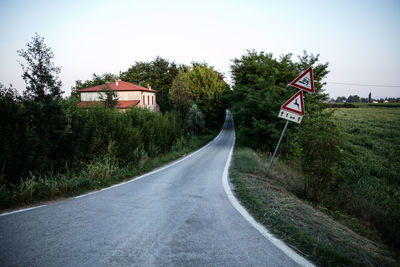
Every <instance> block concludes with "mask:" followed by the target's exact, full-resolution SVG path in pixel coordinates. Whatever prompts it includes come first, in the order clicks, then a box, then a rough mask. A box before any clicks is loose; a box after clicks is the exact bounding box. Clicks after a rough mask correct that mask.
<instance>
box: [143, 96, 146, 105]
mask: <svg viewBox="0 0 400 267" xmlns="http://www.w3.org/2000/svg"><path fill="white" fill-rule="evenodd" d="M145 100H146V98H145V96H143V106H144V105H146V101H145Z"/></svg>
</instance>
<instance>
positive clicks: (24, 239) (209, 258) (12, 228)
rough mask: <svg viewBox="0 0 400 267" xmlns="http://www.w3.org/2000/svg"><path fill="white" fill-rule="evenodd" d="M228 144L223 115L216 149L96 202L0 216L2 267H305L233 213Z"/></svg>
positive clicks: (230, 137)
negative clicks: (227, 176)
mask: <svg viewBox="0 0 400 267" xmlns="http://www.w3.org/2000/svg"><path fill="white" fill-rule="evenodd" d="M233 144H234V127H233V121H232V118H231V117H230V114H229V113H228V115H227V119H226V122H225V124H224V128H223V130H222V131H221V133H220V135H219V136H218V137H217V138H216V139H214V141H213V142H211V143H210V144H209V145H208V146H206V147H205V148H203V149H202V150H200V151H198V152H196V153H194V154H191V155H189V156H188V157H187V158H185V159H183V160H180V161H179V162H175V163H174V164H172V166H169V167H166V168H162V169H161V170H158V171H154V172H151V173H149V174H148V175H145V176H142V177H140V179H135V180H132V181H130V182H127V183H124V184H122V185H119V186H115V187H112V188H109V189H107V190H103V191H100V192H96V193H94V194H89V195H85V196H82V197H79V198H74V199H69V200H65V201H62V202H58V203H53V204H50V205H47V206H44V207H40V208H36V209H32V210H27V211H23V212H18V213H11V214H3V215H0V265H1V266H298V265H299V264H302V265H303V264H306V265H307V264H309V263H307V262H306V261H304V262H305V263H304V262H302V261H301V260H302V258H301V257H299V256H298V255H295V257H293V256H290V253H287V252H283V251H284V250H282V249H279V248H278V247H277V246H275V245H274V244H273V242H272V243H271V241H270V239H268V238H266V237H265V235H262V234H261V233H260V231H258V230H256V228H255V227H253V226H252V225H251V224H250V223H249V222H248V220H246V219H245V217H243V216H242V215H241V213H240V212H239V211H238V209H237V208H235V207H234V205H232V198H233V197H232V195H231V194H229V192H230V191H229V190H228V191H229V192H228V191H227V189H226V184H227V183H226V182H225V187H224V186H223V173H224V169H225V173H226V169H227V166H228V163H229V157H230V155H231V152H232V147H233ZM229 195H230V196H229ZM296 257H298V258H300V261H299V260H296ZM303 260H304V259H303Z"/></svg>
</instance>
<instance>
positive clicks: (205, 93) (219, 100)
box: [171, 63, 229, 128]
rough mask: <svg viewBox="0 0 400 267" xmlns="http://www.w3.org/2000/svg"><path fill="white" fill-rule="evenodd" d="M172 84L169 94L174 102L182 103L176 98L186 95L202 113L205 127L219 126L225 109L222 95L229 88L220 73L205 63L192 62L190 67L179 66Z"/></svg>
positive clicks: (182, 97)
mask: <svg viewBox="0 0 400 267" xmlns="http://www.w3.org/2000/svg"><path fill="white" fill-rule="evenodd" d="M173 85H174V86H173V88H172V93H171V94H172V95H173V97H172V98H173V101H175V102H174V103H175V104H176V103H177V102H179V101H180V103H183V101H182V100H178V98H179V97H180V98H181V99H184V98H186V95H187V96H188V98H189V99H190V100H191V101H193V102H195V103H196V104H197V106H198V107H199V109H200V111H201V112H202V113H203V114H204V117H205V124H206V126H207V127H209V128H214V127H219V126H220V124H221V123H222V121H223V119H224V114H225V109H226V106H225V104H224V102H223V95H224V93H225V92H226V91H228V88H229V86H228V84H227V83H226V82H225V81H224V79H223V75H222V74H221V73H218V72H217V71H215V70H214V68H213V67H211V66H208V65H207V64H205V63H193V64H192V67H187V68H186V69H184V68H181V70H180V71H179V74H178V76H177V77H176V78H175V81H174V83H173ZM185 101H186V100H185ZM186 105H187V104H186Z"/></svg>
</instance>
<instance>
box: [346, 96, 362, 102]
mask: <svg viewBox="0 0 400 267" xmlns="http://www.w3.org/2000/svg"><path fill="white" fill-rule="evenodd" d="M360 101H361V99H360V97H359V96H358V95H349V97H348V98H347V102H349V103H355V102H360Z"/></svg>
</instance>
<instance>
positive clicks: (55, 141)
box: [17, 34, 68, 170]
mask: <svg viewBox="0 0 400 267" xmlns="http://www.w3.org/2000/svg"><path fill="white" fill-rule="evenodd" d="M17 52H18V54H19V56H20V57H21V58H22V60H21V61H20V64H21V67H22V78H23V79H24V81H25V83H26V90H25V91H24V97H23V102H22V103H23V106H24V108H25V110H26V112H27V114H29V122H28V126H27V127H28V128H29V138H28V136H27V138H28V140H29V144H28V145H27V147H28V148H29V149H30V151H31V152H30V153H29V154H30V155H31V158H32V161H31V164H30V165H28V166H27V167H28V169H39V170H41V169H43V170H44V169H51V168H53V169H54V168H57V166H58V165H63V164H64V163H63V162H59V161H58V158H57V157H54V155H57V154H59V153H63V152H64V151H65V150H66V149H68V148H67V147H66V146H65V138H66V124H65V121H66V114H65V109H64V106H63V105H62V103H61V100H62V93H63V91H62V90H61V85H62V83H61V81H60V79H59V77H58V75H59V74H60V71H61V68H60V67H57V66H56V65H55V64H54V62H53V59H54V54H53V52H52V50H51V49H50V48H49V47H48V46H47V45H46V44H45V42H44V38H43V37H41V36H39V35H38V34H35V36H34V37H33V38H32V41H31V42H30V43H28V44H27V49H26V50H23V49H22V50H19V51H17Z"/></svg>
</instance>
